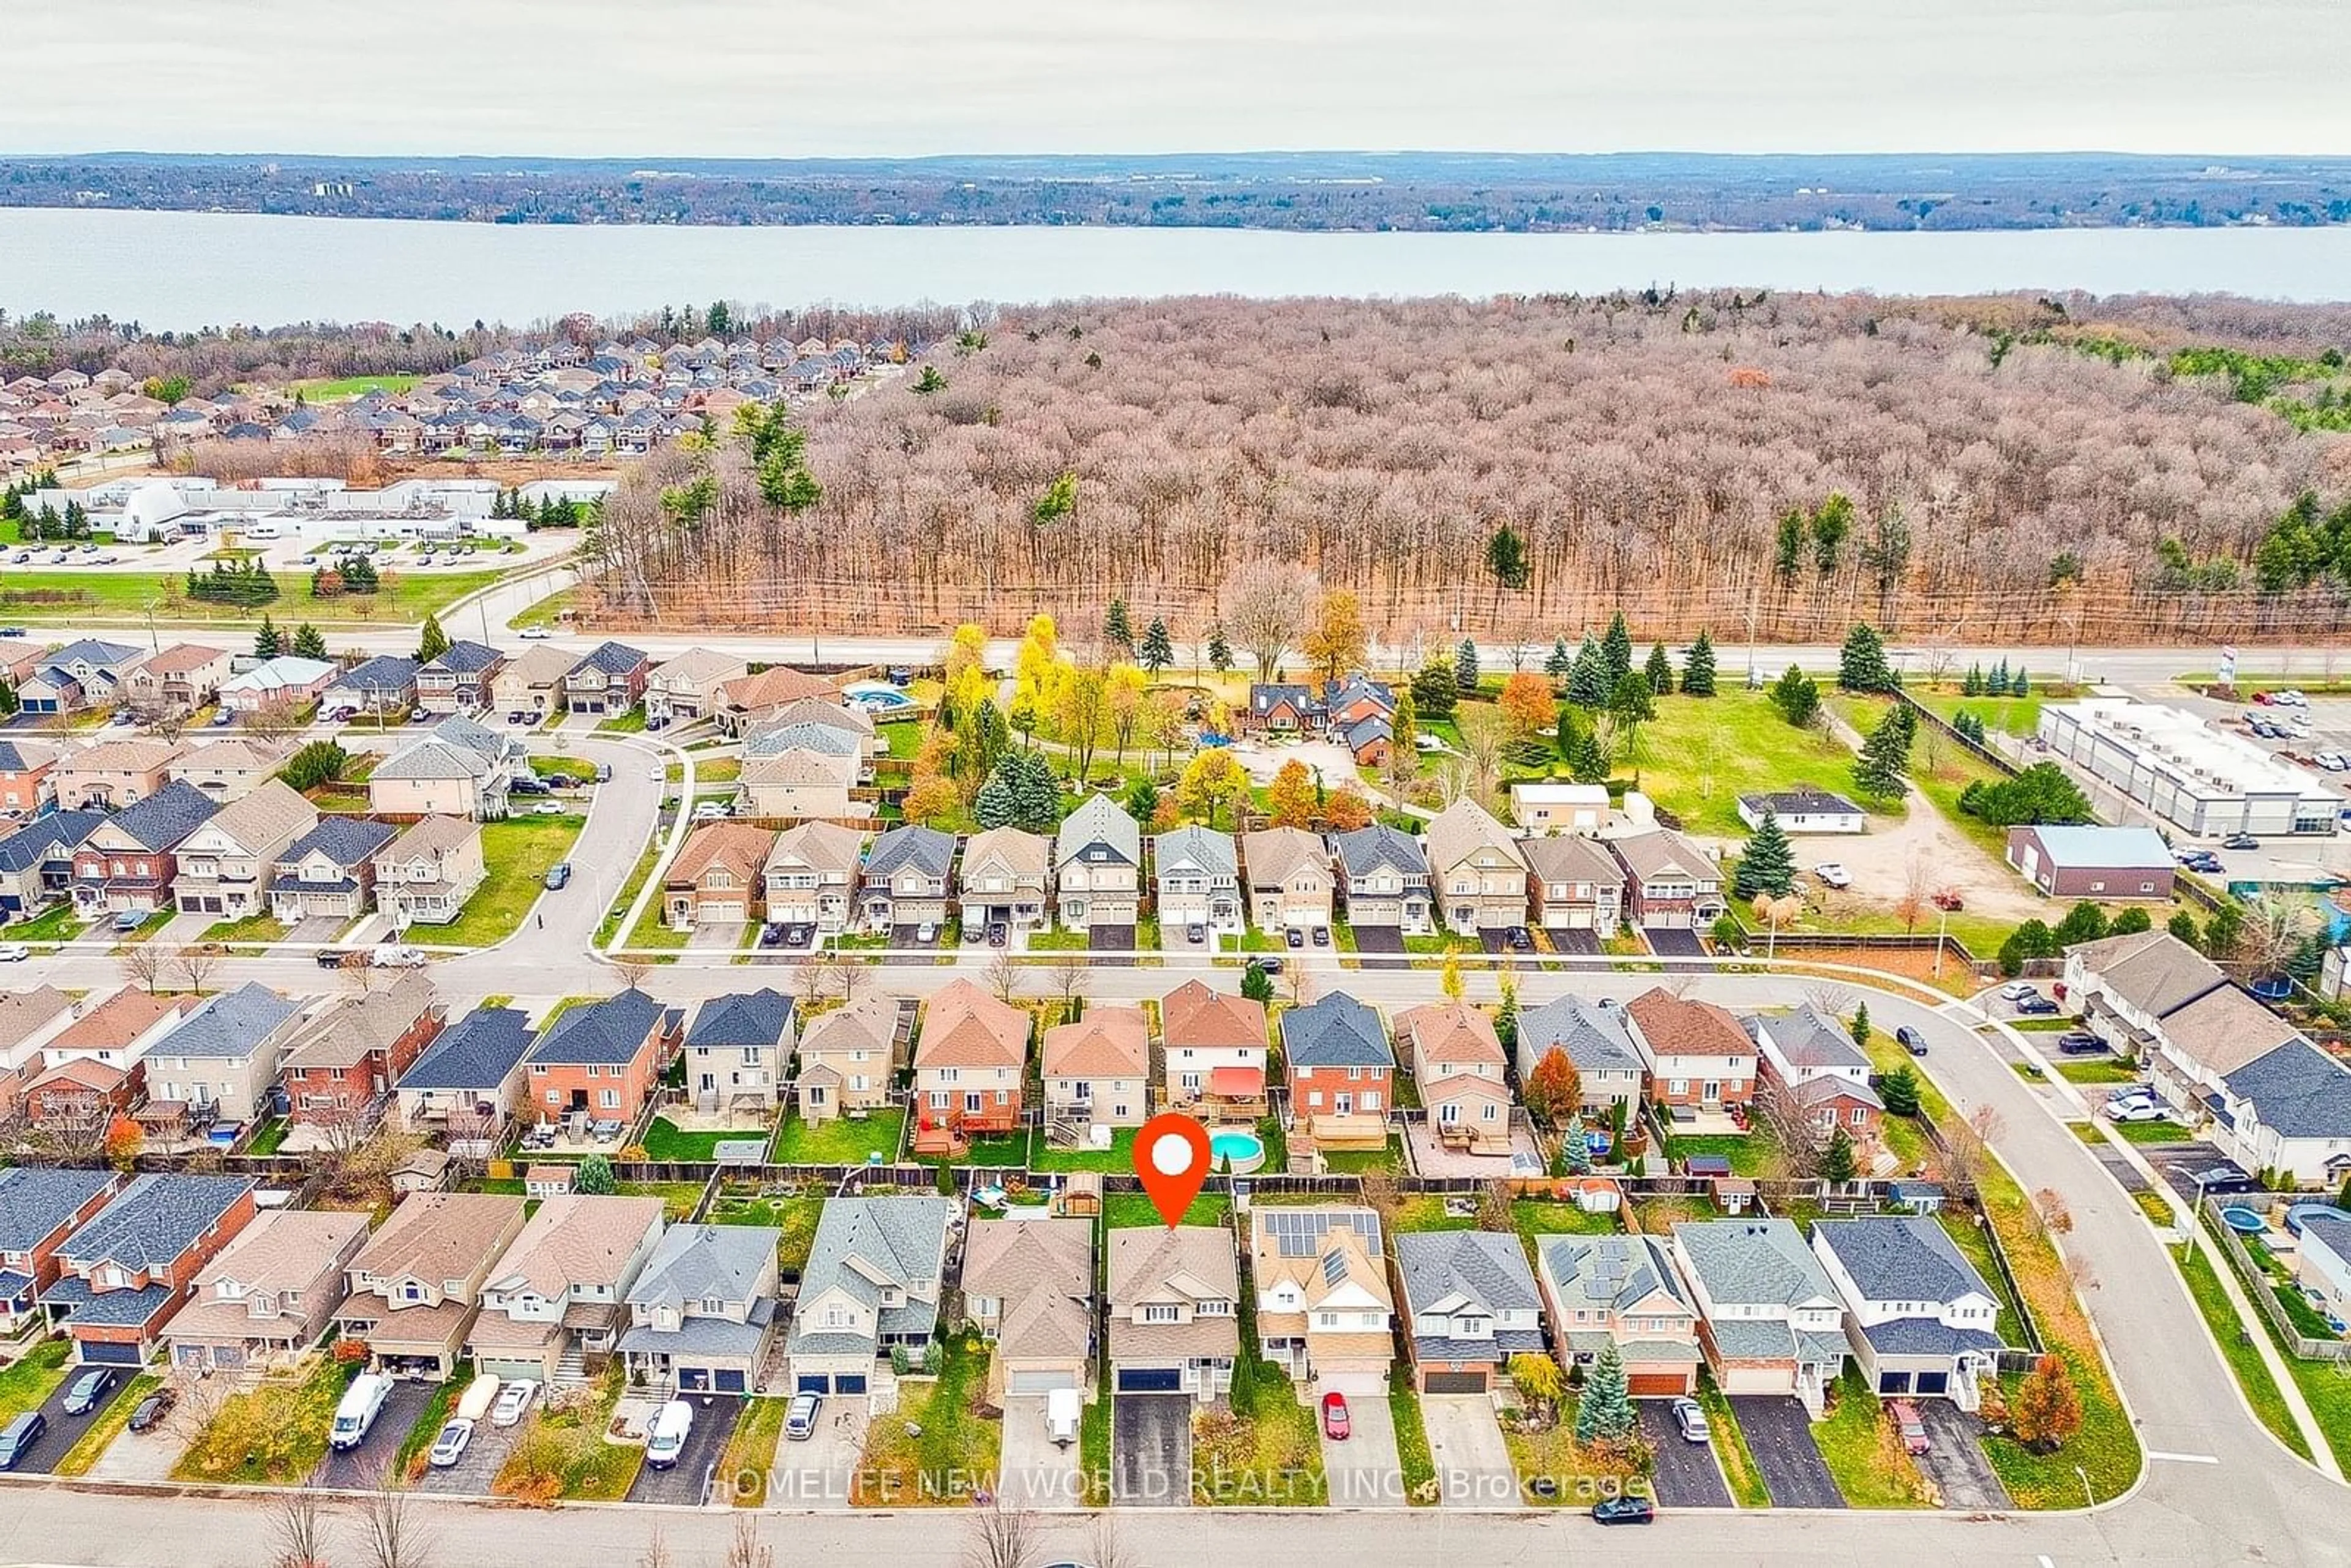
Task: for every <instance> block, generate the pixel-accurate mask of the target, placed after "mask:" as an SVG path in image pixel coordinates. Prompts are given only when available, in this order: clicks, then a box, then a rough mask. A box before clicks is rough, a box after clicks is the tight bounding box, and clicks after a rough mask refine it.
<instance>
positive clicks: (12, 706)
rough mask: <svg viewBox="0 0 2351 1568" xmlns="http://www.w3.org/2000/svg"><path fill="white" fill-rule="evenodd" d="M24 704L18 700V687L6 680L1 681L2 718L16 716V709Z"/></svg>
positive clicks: (0, 710) (0, 705)
mask: <svg viewBox="0 0 2351 1568" xmlns="http://www.w3.org/2000/svg"><path fill="white" fill-rule="evenodd" d="M21 706H24V705H23V704H22V703H20V702H19V701H18V700H17V697H16V687H15V686H13V685H9V684H8V683H7V682H6V681H0V718H12V717H14V716H16V710H17V709H18V708H19V707H21Z"/></svg>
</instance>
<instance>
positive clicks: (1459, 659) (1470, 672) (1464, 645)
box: [1453, 637, 1478, 692]
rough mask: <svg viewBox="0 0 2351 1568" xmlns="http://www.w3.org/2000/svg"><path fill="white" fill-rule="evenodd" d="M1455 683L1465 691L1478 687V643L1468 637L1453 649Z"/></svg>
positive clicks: (1474, 689)
mask: <svg viewBox="0 0 2351 1568" xmlns="http://www.w3.org/2000/svg"><path fill="white" fill-rule="evenodd" d="M1453 684H1454V685H1457V686H1458V687H1460V688H1461V690H1463V691H1465V692H1474V691H1476V690H1477V689H1478V644H1477V643H1473V642H1471V641H1470V640H1469V639H1468V638H1467V637H1464V638H1462V639H1461V646H1459V647H1458V648H1456V649H1454V650H1453Z"/></svg>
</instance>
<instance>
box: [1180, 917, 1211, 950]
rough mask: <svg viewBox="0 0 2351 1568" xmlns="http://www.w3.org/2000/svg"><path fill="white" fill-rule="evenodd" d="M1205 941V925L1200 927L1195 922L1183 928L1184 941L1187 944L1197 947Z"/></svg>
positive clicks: (1206, 934)
mask: <svg viewBox="0 0 2351 1568" xmlns="http://www.w3.org/2000/svg"><path fill="white" fill-rule="evenodd" d="M1207 939H1208V928H1207V926H1206V925H1201V924H1200V923H1199V922H1198V921H1196V920H1195V921H1193V922H1192V923H1191V924H1190V925H1186V927H1184V940H1185V941H1186V942H1189V943H1190V944H1191V945H1192V946H1195V947H1197V946H1200V945H1201V944H1202V943H1204V942H1206V941H1207Z"/></svg>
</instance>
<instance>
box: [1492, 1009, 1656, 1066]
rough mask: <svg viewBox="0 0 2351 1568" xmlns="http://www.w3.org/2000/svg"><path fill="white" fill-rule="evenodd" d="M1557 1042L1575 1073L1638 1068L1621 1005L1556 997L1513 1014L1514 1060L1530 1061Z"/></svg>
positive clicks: (1638, 1057) (1636, 1052)
mask: <svg viewBox="0 0 2351 1568" xmlns="http://www.w3.org/2000/svg"><path fill="white" fill-rule="evenodd" d="M1553 1046H1557V1047H1559V1049H1560V1050H1562V1051H1565V1052H1567V1059H1568V1061H1572V1062H1573V1063H1574V1064H1575V1070H1576V1071H1578V1072H1639V1071H1643V1063H1642V1061H1641V1052H1640V1050H1639V1048H1638V1047H1636V1046H1635V1045H1634V1043H1633V1036H1632V1032H1631V1031H1630V1030H1627V1029H1626V1028H1625V1012H1624V1009H1621V1008H1611V1007H1602V1006H1601V1005H1600V1004H1599V1003H1598V1002H1595V1001H1593V1000H1590V999H1589V998H1583V997H1560V998H1555V999H1553V1000H1552V1001H1548V1002H1545V1003H1543V1004H1542V1005H1541V1007H1533V1008H1529V1009H1526V1010H1525V1011H1523V1012H1521V1013H1520V1015H1519V1059H1520V1061H1528V1062H1536V1061H1541V1060H1542V1059H1543V1055H1544V1053H1545V1052H1546V1051H1550V1050H1551V1048H1552V1047H1553Z"/></svg>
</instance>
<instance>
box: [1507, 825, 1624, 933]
mask: <svg viewBox="0 0 2351 1568" xmlns="http://www.w3.org/2000/svg"><path fill="white" fill-rule="evenodd" d="M1519 847H1520V849H1521V850H1522V851H1524V852H1525V853H1526V857H1527V893H1528V894H1529V895H1530V897H1531V899H1532V901H1533V906H1534V922H1535V924H1536V925H1541V926H1542V927H1544V928H1545V929H1547V930H1552V931H1589V932H1591V933H1593V936H1599V937H1608V936H1615V935H1616V928H1617V926H1618V925H1619V924H1621V922H1622V921H1623V919H1624V913H1625V871H1624V868H1623V867H1621V866H1619V865H1618V864H1617V863H1616V859H1615V857H1614V855H1611V854H1610V853H1609V852H1607V850H1605V849H1604V848H1603V847H1602V846H1601V845H1600V844H1598V843H1596V842H1594V841H1593V840H1591V839H1586V838H1577V837H1573V836H1569V835H1551V836H1546V837H1543V838H1534V839H1527V840H1525V841H1522V842H1521V843H1520V846H1519Z"/></svg>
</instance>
